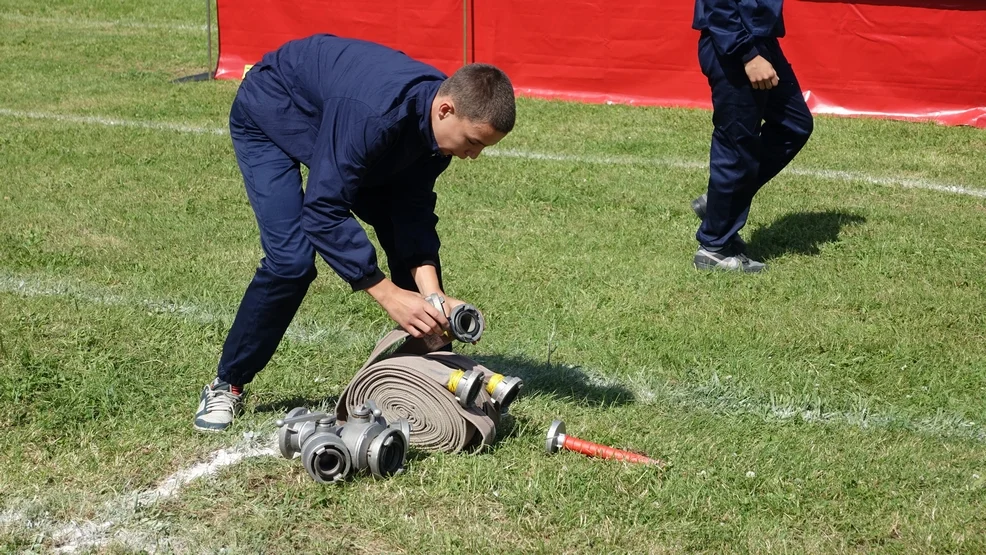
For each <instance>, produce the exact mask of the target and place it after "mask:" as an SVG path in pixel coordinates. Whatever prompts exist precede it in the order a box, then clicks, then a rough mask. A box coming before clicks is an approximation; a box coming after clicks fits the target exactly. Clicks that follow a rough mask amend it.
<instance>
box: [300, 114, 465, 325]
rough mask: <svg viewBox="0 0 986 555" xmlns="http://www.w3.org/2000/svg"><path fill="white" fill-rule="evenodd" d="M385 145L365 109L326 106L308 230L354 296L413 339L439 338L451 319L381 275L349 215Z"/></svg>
mask: <svg viewBox="0 0 986 555" xmlns="http://www.w3.org/2000/svg"><path fill="white" fill-rule="evenodd" d="M387 145H388V138H387V137H386V136H384V135H383V134H382V132H381V130H380V129H379V128H377V127H376V126H375V120H374V117H373V114H372V113H371V112H370V110H369V109H368V108H367V107H366V106H365V105H363V104H361V103H359V102H354V101H351V100H339V99H336V100H332V101H329V102H327V103H326V105H325V106H324V108H323V116H322V123H321V127H320V132H319V137H318V140H317V141H316V143H315V151H314V153H313V155H312V165H311V168H309V174H308V186H307V189H306V191H305V209H306V210H305V212H304V214H303V216H302V219H303V224H304V228H305V231H306V233H307V235H308V238H309V239H310V240H311V241H312V244H313V245H314V246H315V249H316V251H318V253H319V255H320V256H322V258H323V259H324V260H325V261H326V263H327V264H328V265H329V266H330V267H331V268H332V269H333V270H334V271H335V272H336V273H337V274H339V276H340V277H341V278H342V279H344V280H346V281H347V282H348V283H349V285H350V286H351V287H352V288H353V290H354V291H359V290H366V291H367V292H368V293H369V294H370V295H371V296H372V297H373V298H374V299H375V300H376V301H377V302H378V303H380V305H381V306H382V307H383V308H384V310H386V311H387V314H388V315H389V316H390V317H391V318H392V319H394V320H395V321H396V322H397V323H398V324H399V325H400V326H401V327H402V328H404V329H405V330H406V331H407V332H408V333H410V334H411V335H412V336H414V337H421V336H424V335H434V334H439V333H441V332H442V326H443V322H444V323H445V324H444V325H447V320H445V318H444V316H443V315H440V314H439V313H438V311H437V310H435V307H433V306H431V304H430V303H428V302H427V301H425V300H424V298H423V297H421V296H420V295H418V294H417V293H414V292H411V291H405V290H403V289H401V288H399V287H397V286H396V285H394V283H393V282H392V281H391V280H389V279H387V278H386V277H385V276H384V275H383V272H381V271H380V269H379V268H378V266H377V255H376V250H375V249H374V248H373V244H372V243H370V239H369V237H367V235H366V231H365V230H364V229H363V226H361V225H360V224H359V222H357V221H356V218H355V217H354V216H353V214H352V212H351V208H352V206H353V203H354V202H355V198H356V192H357V188H358V186H359V184H360V182H361V181H362V179H363V176H364V175H365V174H366V169H367V168H368V167H369V166H370V165H371V164H372V163H373V161H374V160H375V159H376V158H377V157H378V155H379V152H381V151H382V150H383V149H384V148H386V147H387Z"/></svg>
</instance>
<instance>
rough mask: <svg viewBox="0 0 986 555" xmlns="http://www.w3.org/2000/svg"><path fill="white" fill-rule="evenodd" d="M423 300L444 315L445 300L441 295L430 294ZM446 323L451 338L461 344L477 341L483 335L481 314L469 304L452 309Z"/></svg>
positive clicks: (484, 325)
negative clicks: (447, 323)
mask: <svg viewBox="0 0 986 555" xmlns="http://www.w3.org/2000/svg"><path fill="white" fill-rule="evenodd" d="M425 300H426V301H428V302H430V303H431V305H432V306H434V307H435V308H436V309H438V310H439V311H440V312H441V313H442V314H445V299H444V298H442V297H441V295H439V294H438V293H432V294H431V295H428V296H427V297H425ZM448 322H449V328H450V329H451V332H452V336H453V337H455V338H456V339H458V340H459V341H462V342H463V343H475V342H477V341H479V338H480V337H482V335H483V330H485V329H486V320H484V319H483V314H482V313H481V312H480V311H479V309H477V308H476V307H475V306H473V305H471V304H460V305H459V306H457V307H455V308H453V309H452V312H451V313H449V315H448ZM447 333H448V332H446V334H447Z"/></svg>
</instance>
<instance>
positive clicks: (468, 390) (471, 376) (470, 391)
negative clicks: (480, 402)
mask: <svg viewBox="0 0 986 555" xmlns="http://www.w3.org/2000/svg"><path fill="white" fill-rule="evenodd" d="M445 389H448V390H449V391H451V392H452V394H453V395H455V400H456V401H458V402H459V405H460V406H461V407H462V408H465V409H467V408H469V407H471V406H473V405H475V404H476V398H477V397H479V392H480V391H481V390H482V389H483V373H482V372H478V371H476V370H452V371H450V372H449V375H448V382H446V383H445Z"/></svg>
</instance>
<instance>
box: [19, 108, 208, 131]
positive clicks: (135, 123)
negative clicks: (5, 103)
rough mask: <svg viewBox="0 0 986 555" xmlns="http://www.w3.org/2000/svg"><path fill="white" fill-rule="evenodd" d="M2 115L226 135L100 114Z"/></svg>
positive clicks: (190, 126) (175, 124) (191, 126)
mask: <svg viewBox="0 0 986 555" xmlns="http://www.w3.org/2000/svg"><path fill="white" fill-rule="evenodd" d="M0 116H6V117H11V118H23V119H41V120H52V121H58V122H62V123H81V124H88V125H101V126H104V127H135V128H138V129H152V130H155V131H174V132H177V133H193V134H196V135H225V134H226V129H224V128H222V127H201V126H196V125H183V124H180V123H166V122H159V121H142V120H131V119H117V118H104V117H99V116H75V115H70V114H53V113H49V112H31V111H21V110H7V109H5V108H0Z"/></svg>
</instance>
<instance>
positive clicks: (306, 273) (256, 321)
mask: <svg viewBox="0 0 986 555" xmlns="http://www.w3.org/2000/svg"><path fill="white" fill-rule="evenodd" d="M229 133H230V137H231V138H232V140H233V150H234V151H235V152H236V161H237V163H238V164H239V166H240V171H241V172H242V173H243V181H244V184H245V185H246V193H247V197H248V198H249V200H250V206H251V207H252V208H253V212H254V214H255V215H256V218H257V226H258V227H259V228H260V244H261V246H262V247H263V251H264V257H263V258H262V259H261V261H260V266H259V267H258V268H257V271H256V273H255V274H254V276H253V280H252V281H251V282H250V285H249V286H248V287H247V290H246V293H245V294H244V295H243V300H242V301H240V307H239V309H238V310H237V312H236V318H235V319H234V320H233V325H232V327H231V328H230V331H229V335H228V336H227V337H226V342H225V343H224V344H223V351H222V356H221V357H220V359H219V368H218V372H217V373H218V376H219V379H221V380H223V381H225V382H227V383H230V384H233V385H237V386H243V385H246V384H247V383H249V382H250V381H251V380H253V378H254V376H256V375H257V373H258V372H260V371H261V370H262V369H263V368H264V366H266V365H267V363H268V362H270V359H271V357H273V356H274V351H276V350H277V346H278V344H280V342H281V339H282V338H283V337H284V333H285V332H286V331H287V328H288V325H289V324H290V323H291V320H292V319H293V318H294V315H295V313H296V312H297V311H298V307H299V306H301V301H302V300H303V299H304V297H305V294H306V293H307V292H308V286H309V285H311V283H312V281H314V280H315V277H316V275H317V271H316V269H315V248H314V246H313V245H312V243H311V241H309V240H308V238H307V237H306V235H305V231H304V229H303V227H302V221H301V215H302V210H303V204H304V198H305V193H304V190H303V188H302V184H301V164H300V163H299V162H298V161H297V160H294V159H292V158H291V157H290V156H288V155H287V154H286V153H285V152H284V151H283V150H281V148H280V147H278V146H277V145H276V144H274V143H273V142H272V141H271V140H270V139H269V138H268V137H267V136H266V135H265V134H264V133H263V132H262V131H261V130H260V129H259V128H258V127H257V125H256V124H255V123H254V122H253V121H252V120H251V119H250V117H249V115H247V114H246V113H245V112H244V111H243V110H242V108H240V106H239V104H238V101H234V102H233V106H232V108H231V110H230V116H229ZM398 208H399V207H398ZM352 212H353V214H355V215H356V217H358V218H359V219H361V220H363V221H364V222H366V223H368V224H370V225H371V226H373V229H374V231H375V232H376V234H377V240H378V241H379V242H380V246H381V247H382V248H383V250H384V252H385V253H386V254H387V255H388V256H387V261H388V266H389V269H390V274H391V280H393V282H394V283H395V284H396V285H397V286H398V287H401V288H402V289H408V290H411V291H417V285H416V284H415V283H414V278H413V276H412V275H411V269H410V268H409V267H407V266H405V265H402V264H401V263H400V262H399V261H397V257H396V256H391V253H393V252H394V233H393V227H392V226H391V225H390V221H391V215H390V208H389V206H388V205H387V204H386V203H383V202H381V201H380V198H379V195H378V197H377V198H375V199H373V201H372V202H370V200H369V199H368V198H365V197H364V198H360V196H359V195H358V196H357V199H356V202H355V203H354V206H353V208H352ZM435 266H436V270H438V278H439V283H440V284H441V275H442V273H441V264H440V262H439V261H438V260H436V261H435Z"/></svg>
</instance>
